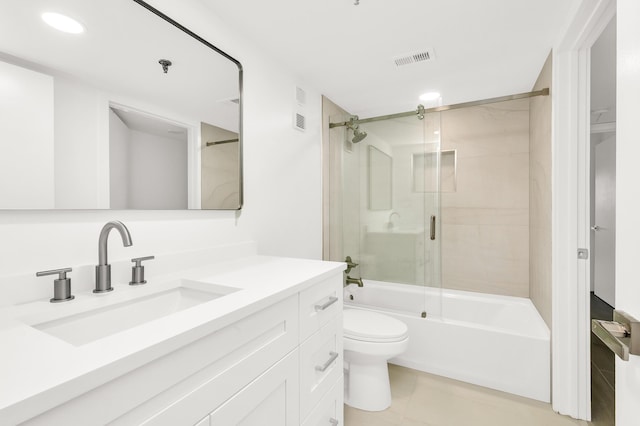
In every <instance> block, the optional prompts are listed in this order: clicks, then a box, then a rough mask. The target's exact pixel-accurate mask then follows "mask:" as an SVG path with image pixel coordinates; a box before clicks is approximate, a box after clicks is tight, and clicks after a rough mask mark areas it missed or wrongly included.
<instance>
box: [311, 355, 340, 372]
mask: <svg viewBox="0 0 640 426" xmlns="http://www.w3.org/2000/svg"><path fill="white" fill-rule="evenodd" d="M338 356H339V354H338V352H329V359H328V360H327V362H325V363H324V364H322V365H316V371H319V372H321V373H322V372H324V371H326V369H327V368H329V366H330V365H331V364H333V361H335V360H336V359H338Z"/></svg>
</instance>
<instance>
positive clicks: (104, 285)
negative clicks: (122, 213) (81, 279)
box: [93, 220, 133, 293]
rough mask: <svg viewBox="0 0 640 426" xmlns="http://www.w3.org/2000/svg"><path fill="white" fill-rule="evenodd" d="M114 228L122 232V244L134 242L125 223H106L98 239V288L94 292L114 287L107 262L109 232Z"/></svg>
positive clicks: (103, 291) (115, 221) (114, 221)
mask: <svg viewBox="0 0 640 426" xmlns="http://www.w3.org/2000/svg"><path fill="white" fill-rule="evenodd" d="M113 228H115V229H117V230H118V232H120V236H121V237H122V244H123V245H124V246H125V247H129V246H130V245H132V244H133V243H132V242H131V235H130V234H129V230H128V229H127V227H126V226H124V223H122V222H120V221H117V220H113V221H111V222H107V224H106V225H104V227H103V228H102V231H100V238H99V239H98V266H96V288H95V290H93V292H94V293H105V292H107V291H111V290H113V287H111V265H109V264H108V263H107V239H108V238H109V232H110V231H111V230H112V229H113Z"/></svg>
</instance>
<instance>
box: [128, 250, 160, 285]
mask: <svg viewBox="0 0 640 426" xmlns="http://www.w3.org/2000/svg"><path fill="white" fill-rule="evenodd" d="M155 258H156V257H155V256H144V257H135V258H133V259H131V261H132V262H133V263H134V265H133V266H132V267H131V281H130V282H129V285H140V284H146V283H147V281H146V280H145V279H144V266H142V262H143V261H145V260H152V259H155Z"/></svg>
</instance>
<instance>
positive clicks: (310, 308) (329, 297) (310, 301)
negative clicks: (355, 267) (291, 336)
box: [300, 274, 342, 342]
mask: <svg viewBox="0 0 640 426" xmlns="http://www.w3.org/2000/svg"><path fill="white" fill-rule="evenodd" d="M338 314H342V274H336V275H335V276H333V277H331V278H328V279H326V280H324V281H322V282H321V283H318V284H316V285H314V286H313V287H310V288H308V289H306V290H303V291H301V292H300V342H303V341H304V340H305V339H306V338H308V337H309V336H311V335H312V334H313V333H315V332H316V331H317V330H319V329H320V328H321V327H322V326H323V325H325V324H327V322H329V321H330V320H331V319H333V318H334V317H335V316H336V315H338Z"/></svg>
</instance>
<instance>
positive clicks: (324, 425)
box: [302, 377, 344, 426]
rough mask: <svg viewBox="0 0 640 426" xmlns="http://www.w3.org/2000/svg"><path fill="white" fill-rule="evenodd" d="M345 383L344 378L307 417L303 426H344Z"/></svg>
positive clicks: (339, 380)
mask: <svg viewBox="0 0 640 426" xmlns="http://www.w3.org/2000/svg"><path fill="white" fill-rule="evenodd" d="M343 388H344V382H343V381H342V377H341V378H340V379H338V381H337V382H336V383H335V384H334V385H333V388H331V390H330V391H329V392H327V394H326V395H325V396H324V397H323V398H322V400H321V401H320V402H319V403H318V405H316V406H315V408H314V409H313V411H311V413H310V414H309V416H307V418H306V419H305V421H304V423H303V424H302V425H303V426H342V425H344V423H343V421H344V404H343V397H342V395H343Z"/></svg>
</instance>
